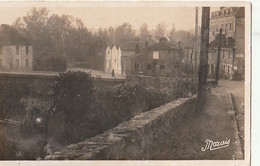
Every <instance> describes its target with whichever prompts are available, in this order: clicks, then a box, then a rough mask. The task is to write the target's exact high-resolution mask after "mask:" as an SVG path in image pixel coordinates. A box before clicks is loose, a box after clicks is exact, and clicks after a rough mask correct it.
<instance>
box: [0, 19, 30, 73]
mask: <svg viewBox="0 0 260 166" xmlns="http://www.w3.org/2000/svg"><path fill="white" fill-rule="evenodd" d="M32 70H33V47H32V44H30V43H29V42H28V41H27V40H26V39H25V38H24V37H23V36H22V35H21V34H19V32H18V31H17V30H16V29H14V28H13V27H11V26H9V25H6V24H2V25H1V26H0V71H32Z"/></svg>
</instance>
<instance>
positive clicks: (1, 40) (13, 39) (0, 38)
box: [0, 24, 31, 46]
mask: <svg viewBox="0 0 260 166" xmlns="http://www.w3.org/2000/svg"><path fill="white" fill-rule="evenodd" d="M0 45H2V46H4V45H31V44H30V42H28V41H27V40H26V39H25V38H24V37H23V36H22V35H21V34H20V33H19V32H18V31H17V30H16V29H15V28H13V27H11V26H10V25H6V24H1V26H0Z"/></svg>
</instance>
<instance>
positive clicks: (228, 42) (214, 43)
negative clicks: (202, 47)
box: [209, 35, 235, 49]
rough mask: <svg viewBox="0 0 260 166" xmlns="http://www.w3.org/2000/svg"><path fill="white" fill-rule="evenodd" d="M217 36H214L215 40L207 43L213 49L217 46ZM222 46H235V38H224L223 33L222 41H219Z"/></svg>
mask: <svg viewBox="0 0 260 166" xmlns="http://www.w3.org/2000/svg"><path fill="white" fill-rule="evenodd" d="M217 38H218V37H216V39H215V40H213V41H212V42H211V43H209V48H210V49H214V48H218V39H217ZM221 47H222V48H234V47H235V39H234V38H232V37H228V38H226V36H225V35H222V43H221Z"/></svg>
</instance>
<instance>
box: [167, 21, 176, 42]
mask: <svg viewBox="0 0 260 166" xmlns="http://www.w3.org/2000/svg"><path fill="white" fill-rule="evenodd" d="M175 32H176V28H175V24H172V29H171V31H170V34H169V36H168V37H169V39H170V41H172V42H173V41H175V40H174V35H175Z"/></svg>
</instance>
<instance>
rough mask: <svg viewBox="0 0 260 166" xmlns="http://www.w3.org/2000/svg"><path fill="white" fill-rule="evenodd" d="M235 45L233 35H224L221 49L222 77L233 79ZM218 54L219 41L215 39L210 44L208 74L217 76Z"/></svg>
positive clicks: (220, 71) (220, 70) (220, 67)
mask: <svg viewBox="0 0 260 166" xmlns="http://www.w3.org/2000/svg"><path fill="white" fill-rule="evenodd" d="M234 45H235V41H234V39H233V38H232V37H227V38H226V36H225V35H222V43H221V50H220V66H219V74H220V77H222V78H229V79H232V78H233V75H234V69H233V68H234V58H235V56H234ZM217 56H218V41H217V40H213V41H212V42H211V43H210V44H209V53H208V65H209V67H208V76H209V77H212V78H215V76H216V65H217Z"/></svg>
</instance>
